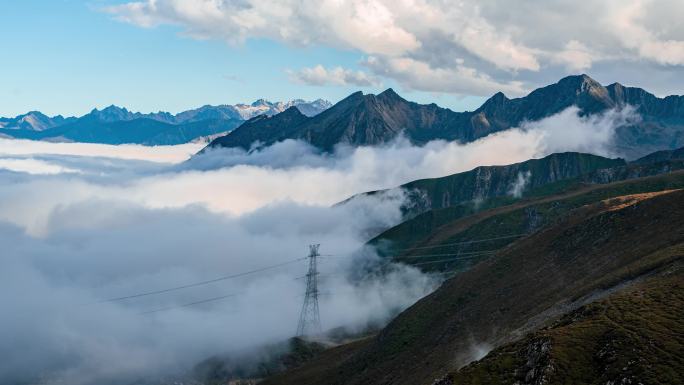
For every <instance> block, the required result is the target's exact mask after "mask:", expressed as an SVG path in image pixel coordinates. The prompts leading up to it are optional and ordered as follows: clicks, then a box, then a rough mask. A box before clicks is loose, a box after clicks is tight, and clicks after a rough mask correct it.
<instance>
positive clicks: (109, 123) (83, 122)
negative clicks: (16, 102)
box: [0, 99, 331, 145]
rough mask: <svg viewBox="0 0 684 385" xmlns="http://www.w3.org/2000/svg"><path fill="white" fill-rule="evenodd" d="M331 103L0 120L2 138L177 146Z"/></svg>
mask: <svg viewBox="0 0 684 385" xmlns="http://www.w3.org/2000/svg"><path fill="white" fill-rule="evenodd" d="M330 105H331V104H330V102H328V101H325V100H322V99H318V100H315V101H313V102H307V101H304V100H301V99H297V100H292V101H289V102H276V103H272V102H269V101H267V100H264V99H259V100H257V101H255V102H254V103H252V104H236V105H219V106H209V105H206V106H203V107H200V108H197V109H193V110H188V111H183V112H180V113H178V114H175V115H173V114H171V113H168V112H155V113H149V114H142V113H140V112H131V111H129V110H127V109H126V108H121V107H117V106H109V107H107V108H104V109H102V110H98V109H93V110H92V111H91V112H90V113H88V114H86V115H83V116H81V117H78V118H76V117H68V118H65V117H63V116H61V115H57V116H54V117H49V116H46V115H45V114H43V113H41V112H39V111H31V112H28V113H26V114H23V115H19V116H17V117H14V118H0V136H6V137H12V138H22V139H34V140H52V141H75V142H90V143H106V144H123V143H138V144H145V145H161V144H180V143H186V142H189V141H192V140H195V139H197V138H201V137H206V136H211V135H216V134H219V133H226V132H229V131H231V130H232V129H234V128H235V127H237V126H239V125H240V124H242V122H244V121H245V120H247V119H251V118H253V117H255V116H258V115H274V114H278V113H280V112H282V111H285V110H287V109H288V108H295V109H297V110H298V111H301V113H302V114H306V115H307V116H314V115H316V114H318V113H320V112H321V111H323V110H325V109H326V108H328V107H330Z"/></svg>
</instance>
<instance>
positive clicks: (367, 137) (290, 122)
mask: <svg viewBox="0 0 684 385" xmlns="http://www.w3.org/2000/svg"><path fill="white" fill-rule="evenodd" d="M627 105H630V106H632V107H634V108H635V109H636V112H637V113H638V114H639V115H640V117H641V118H642V119H641V121H640V122H636V123H633V124H631V125H628V126H625V127H619V128H618V129H617V133H616V139H617V140H616V143H615V149H617V150H619V151H620V152H621V153H624V154H625V155H626V156H628V157H629V158H638V157H640V156H642V155H645V154H647V153H650V152H652V151H656V150H661V149H666V148H676V147H680V146H682V145H684V96H668V97H666V98H658V97H656V96H654V95H653V94H650V93H649V92H647V91H645V90H643V89H640V88H633V87H625V86H623V85H621V84H618V83H615V84H611V85H609V86H603V85H601V84H600V83H598V82H597V81H595V80H593V79H592V78H590V77H589V76H587V75H577V76H568V77H566V78H563V79H561V80H560V81H559V82H557V83H555V84H552V85H549V86H546V87H542V88H539V89H536V90H534V91H532V92H531V93H530V94H529V95H527V96H524V97H521V98H515V99H509V98H507V97H506V96H505V95H504V94H503V93H501V92H499V93H497V94H495V95H493V96H492V97H491V98H489V99H488V100H487V101H486V102H485V103H484V104H483V105H482V106H481V107H480V108H478V109H477V110H475V111H466V112H454V111H451V110H449V109H447V108H441V107H438V106H437V105H436V104H418V103H414V102H409V101H407V100H405V99H403V98H402V97H401V96H399V95H398V94H397V93H396V92H395V91H394V90H392V89H391V88H390V89H387V90H386V91H384V92H382V93H380V94H378V95H373V94H368V95H364V94H363V93H361V92H356V93H353V94H351V95H349V96H348V97H347V98H345V99H343V100H341V101H340V102H338V103H337V104H335V105H333V106H332V107H330V108H328V109H327V110H326V111H325V112H324V113H321V114H319V115H316V116H314V117H307V116H304V115H302V116H295V115H297V113H296V111H286V112H287V113H285V112H283V113H281V114H277V115H274V116H272V117H271V118H270V119H267V120H266V119H258V120H253V121H247V122H246V123H245V124H244V125H242V126H241V127H240V128H239V129H237V130H235V131H233V132H231V133H229V134H228V135H226V136H225V137H220V138H217V139H216V140H214V141H213V142H212V143H211V147H215V148H216V147H241V148H244V149H250V148H252V147H253V144H254V143H257V142H258V143H260V145H261V146H268V145H270V144H273V143H275V142H278V141H282V140H286V139H298V140H304V141H307V142H309V143H311V144H312V145H314V146H315V147H317V148H319V149H321V150H322V151H328V152H329V151H333V150H334V148H335V146H336V145H339V144H345V145H351V146H366V145H367V146H373V145H380V144H383V143H387V142H389V141H391V140H393V139H395V138H396V137H397V136H398V135H400V134H402V135H404V136H406V137H407V138H408V139H409V140H411V142H413V143H415V144H424V143H426V142H429V141H431V140H437V139H441V140H447V141H454V140H457V141H461V142H471V141H474V140H477V139H479V138H482V137H484V136H487V135H489V134H492V133H496V132H500V131H504V130H507V129H510V128H513V127H517V126H519V125H520V124H522V123H523V122H526V121H535V120H539V119H543V118H545V117H549V116H551V115H553V114H556V113H558V112H560V111H563V110H564V109H566V108H568V107H571V106H577V107H578V108H579V110H580V113H581V114H582V115H590V114H596V113H600V112H603V111H606V110H608V109H611V108H622V107H624V106H627Z"/></svg>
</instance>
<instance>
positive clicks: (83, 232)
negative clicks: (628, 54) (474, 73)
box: [0, 108, 633, 384]
mask: <svg viewBox="0 0 684 385" xmlns="http://www.w3.org/2000/svg"><path fill="white" fill-rule="evenodd" d="M632 117H633V116H632V113H631V111H630V110H623V111H611V112H609V113H607V114H605V115H602V116H598V117H593V118H580V117H578V115H577V109H574V108H570V109H568V110H565V111H563V112H561V113H559V114H557V115H555V116H552V117H550V118H547V119H544V120H542V121H539V122H533V123H527V124H525V125H523V127H522V128H521V129H515V130H509V131H507V132H503V133H499V134H496V135H492V136H489V137H487V138H484V139H481V140H479V141H476V142H474V143H470V144H465V145H462V144H458V143H446V142H441V141H436V142H431V143H429V144H427V145H425V146H421V147H417V146H412V145H410V144H409V143H408V142H407V141H405V140H397V141H396V142H394V143H391V144H388V145H387V146H384V147H378V148H367V147H366V148H357V149H352V148H345V147H340V148H339V149H338V151H337V152H336V153H335V154H331V155H320V154H317V153H316V151H314V150H313V149H312V148H310V147H309V146H307V145H306V144H304V143H301V142H296V141H286V142H283V143H279V144H276V145H274V146H271V147H269V148H266V149H263V150H261V151H258V152H253V153H250V154H247V153H245V152H244V151H240V150H215V151H210V152H208V153H207V154H205V155H202V156H199V157H196V158H193V159H191V160H189V161H186V160H187V159H188V158H189V157H190V155H191V154H193V153H195V152H196V151H198V150H200V149H201V147H202V146H201V145H198V144H186V145H180V146H168V147H143V146H136V145H123V146H108V145H98V144H70V143H44V142H31V141H19V140H8V139H0V186H2V187H1V188H0V245H2V252H0V288H1V289H2V290H0V307H1V308H2V309H3V312H2V316H0V341H2V343H1V344H0V357H2V359H0V382H1V383H10V384H11V383H33V382H42V383H53V382H54V383H57V382H59V383H66V384H96V383H97V384H103V383H120V382H121V381H123V380H129V379H133V378H136V379H139V378H145V377H147V376H152V377H154V376H157V375H160V374H169V373H176V372H179V371H182V370H184V369H187V368H191V367H192V366H193V365H194V364H196V363H197V362H198V361H200V360H202V359H204V358H207V357H208V356H211V355H212V354H217V353H224V352H239V351H242V350H245V349H249V348H251V347H256V346H260V345H262V344H266V343H272V342H277V341H281V340H284V339H286V338H288V337H290V336H292V335H293V334H294V332H295V329H296V326H297V318H298V316H299V311H300V308H301V303H302V301H303V296H302V294H303V292H304V281H303V280H301V279H297V278H298V277H301V276H303V275H304V274H305V273H306V268H307V265H306V263H307V262H306V261H305V260H298V261H293V260H296V259H301V258H303V257H305V256H306V255H307V252H308V248H307V245H308V244H311V243H320V244H321V253H322V254H324V255H331V256H330V257H323V258H321V263H320V270H321V273H322V274H323V275H322V277H321V284H320V285H321V288H320V290H321V291H322V292H324V293H326V295H325V296H322V297H321V300H320V306H321V319H322V323H323V327H324V328H325V329H330V328H334V327H347V328H350V329H352V330H354V329H355V328H362V327H363V326H364V325H366V324H368V323H369V322H385V321H386V320H387V319H388V317H390V316H391V315H393V314H395V312H396V311H397V310H400V309H403V308H405V307H407V306H409V305H411V304H412V303H413V302H415V301H416V300H417V299H418V298H420V297H422V296H424V295H425V294H427V293H429V292H430V291H431V290H433V289H434V288H435V285H436V284H437V283H438V282H437V280H436V279H434V278H433V277H430V276H427V275H424V274H422V273H420V272H419V271H417V270H415V269H413V268H408V267H397V268H396V269H394V270H393V272H392V273H391V274H389V275H387V276H385V277H382V278H377V279H373V280H368V281H365V282H364V283H363V284H362V285H361V286H359V285H356V284H354V283H351V282H350V281H349V280H348V279H347V276H348V274H349V273H350V272H351V271H353V269H355V268H356V267H358V266H359V264H361V263H362V262H367V261H366V260H372V259H373V258H375V256H374V255H373V252H372V250H364V251H359V250H360V249H361V247H362V245H363V244H364V243H365V241H367V240H368V238H369V237H370V236H372V235H374V233H375V232H376V231H377V230H378V229H382V228H387V227H389V226H392V225H394V224H397V223H398V222H399V221H400V219H401V216H400V211H399V207H400V205H401V203H402V199H403V194H402V192H401V191H396V190H395V191H393V192H391V193H390V194H385V195H382V196H373V197H364V198H359V199H355V200H353V201H351V202H350V203H348V204H346V205H339V206H334V207H332V206H331V205H332V204H334V203H336V202H339V201H342V200H344V199H346V198H348V197H349V196H351V195H353V194H357V193H360V192H364V191H369V190H376V189H381V188H389V187H395V186H397V185H399V184H402V183H405V182H408V181H410V180H413V179H418V178H426V177H436V176H443V175H447V174H451V173H455V172H459V171H465V170H468V169H470V168H473V167H475V166H479V165H491V164H508V163H513V162H518V161H523V160H526V159H529V158H532V157H541V156H544V155H547V154H550V153H553V152H558V151H583V152H592V153H596V154H602V155H618V154H611V153H610V151H609V148H610V147H609V146H610V143H611V139H612V136H613V132H614V128H615V126H616V125H618V124H622V123H624V121H625V119H631V118H632ZM513 187H514V186H513ZM352 254H355V255H356V256H355V257H354V258H352V257H351V255H352ZM332 255H334V256H332ZM290 261H293V262H292V263H288V262H290ZM284 263H288V264H284ZM276 264H284V265H283V266H280V267H275V268H273V269H269V270H265V271H261V272H258V273H255V274H250V275H245V276H241V277H236V278H232V279H225V280H220V281H216V282H213V283H210V284H202V285H197V286H192V287H188V288H185V289H179V290H172V291H168V292H164V293H159V294H154V295H145V296H140V297H135V298H128V299H121V300H115V301H103V300H107V299H112V298H119V297H126V296H130V295H135V294H138V293H147V292H151V291H159V290H165V289H168V288H176V287H179V286H184V285H188V284H193V283H196V282H203V281H207V280H212V279H216V278H220V277H225V276H229V275H233V274H237V273H242V272H247V271H251V270H255V269H261V268H263V267H268V266H273V265H276ZM233 294H234V296H230V295H233ZM223 296H228V297H226V298H223V299H221V300H216V301H210V302H206V303H202V304H196V305H191V306H183V305H186V304H190V303H193V302H198V301H203V300H206V299H212V298H216V297H223ZM156 310H159V311H156Z"/></svg>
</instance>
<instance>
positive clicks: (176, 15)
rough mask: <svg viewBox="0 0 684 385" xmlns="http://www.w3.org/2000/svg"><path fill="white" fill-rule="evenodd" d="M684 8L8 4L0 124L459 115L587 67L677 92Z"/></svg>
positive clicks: (24, 0)
mask: <svg viewBox="0 0 684 385" xmlns="http://www.w3.org/2000/svg"><path fill="white" fill-rule="evenodd" d="M681 14H684V2H682V1H681V0H660V1H657V2H644V1H640V0H611V1H602V2H579V3H578V2H576V1H574V0H557V1H554V2H550V3H546V4H545V5H544V6H539V2H538V1H537V0H519V1H517V2H516V7H514V8H511V7H510V6H509V3H508V2H507V1H506V0H489V1H487V2H481V1H479V0H463V1H459V2H453V3H451V2H444V1H441V0H423V1H419V2H411V1H398V0H277V1H275V0H274V1H271V2H269V1H264V0H239V1H238V0H17V1H11V0H0V43H1V47H2V52H3V58H2V63H3V64H2V71H0V116H14V115H17V114H20V113H24V112H26V111H28V110H41V111H43V112H45V113H48V114H58V113H61V114H65V115H80V114H84V113H86V112H88V111H89V110H90V109H92V108H93V107H98V108H102V107H105V106H108V105H110V104H116V105H120V106H125V107H128V108H129V109H131V110H134V111H142V112H150V111H159V110H165V111H170V112H178V111H181V110H185V109H189V108H194V107H198V106H201V105H204V104H233V103H240V102H242V103H249V102H252V101H253V100H256V99H258V98H266V99H269V100H272V101H279V100H289V99H294V98H303V99H316V98H325V99H328V100H330V101H332V102H336V101H338V100H340V99H341V98H343V97H345V96H346V95H348V94H350V93H352V92H354V91H357V90H359V89H360V90H362V91H364V92H373V93H377V92H379V91H382V90H384V89H385V88H388V87H393V88H395V89H396V90H397V91H398V92H399V93H400V94H401V95H402V96H404V97H405V98H407V99H409V100H414V101H417V102H421V103H430V102H435V103H437V104H439V105H441V106H445V107H449V108H452V109H454V110H464V109H474V108H476V107H478V106H479V105H480V104H481V103H482V102H483V101H484V100H485V99H486V98H487V97H489V96H491V95H493V94H494V93H495V92H497V91H503V92H504V93H505V94H506V95H507V96H509V97H516V96H522V95H525V94H526V93H527V92H529V91H531V90H533V89H535V88H537V87H540V86H544V85H547V84H550V83H553V82H556V81H557V80H559V79H560V78H562V77H564V76H567V75H571V74H580V73H587V74H589V75H590V76H592V77H593V78H594V79H596V80H598V81H599V82H601V83H603V84H610V83H612V82H621V83H623V84H625V85H631V86H638V87H642V88H645V89H647V90H649V91H651V92H653V93H655V94H656V95H658V96H665V95H669V94H682V93H683V92H682V89H683V88H684V24H682V23H681V20H680V17H679V15H681ZM561 21H562V22H561Z"/></svg>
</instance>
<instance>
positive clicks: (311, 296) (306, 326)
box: [297, 245, 322, 336]
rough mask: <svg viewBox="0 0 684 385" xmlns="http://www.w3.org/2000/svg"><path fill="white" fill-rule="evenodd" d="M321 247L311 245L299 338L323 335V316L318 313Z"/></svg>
mask: <svg viewBox="0 0 684 385" xmlns="http://www.w3.org/2000/svg"><path fill="white" fill-rule="evenodd" d="M319 247H320V245H309V271H308V272H307V273H306V294H305V295H304V304H303V305H302V312H301V313H300V314H299V323H298V324H297V336H305V335H317V334H320V333H321V331H322V330H321V315H320V313H319V311H318V264H317V263H318V261H317V259H316V258H317V257H318V255H319V254H318V248H319Z"/></svg>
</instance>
